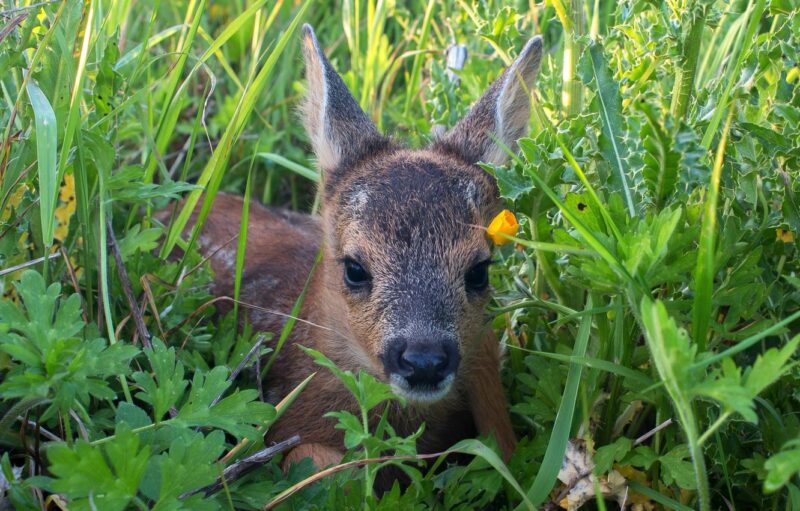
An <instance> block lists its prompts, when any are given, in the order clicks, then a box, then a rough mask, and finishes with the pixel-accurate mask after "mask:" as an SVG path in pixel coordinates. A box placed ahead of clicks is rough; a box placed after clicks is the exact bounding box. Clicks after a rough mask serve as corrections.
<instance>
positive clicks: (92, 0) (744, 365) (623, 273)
mask: <svg viewBox="0 0 800 511" xmlns="http://www.w3.org/2000/svg"><path fill="white" fill-rule="evenodd" d="M302 22H309V23H311V24H313V25H314V26H315V27H316V30H317V33H318V35H319V38H320V40H321V41H323V44H324V45H325V46H326V48H327V49H328V50H329V52H330V56H331V59H332V61H333V63H334V65H335V66H336V67H337V68H338V69H339V70H340V72H341V73H342V76H343V78H344V80H345V82H346V83H347V85H348V86H349V87H350V89H351V91H352V92H353V93H354V96H355V97H356V98H357V99H358V100H359V101H360V103H361V105H362V106H363V107H364V109H365V110H366V111H367V112H368V113H369V114H370V115H371V116H372V118H373V119H374V120H375V122H376V123H377V125H378V126H380V127H381V128H382V129H384V130H387V131H388V132H390V133H393V134H396V135H397V137H398V138H401V139H406V140H409V141H410V143H411V144H412V145H415V146H420V145H423V144H425V143H427V142H428V141H430V140H431V137H432V135H431V133H432V132H433V131H435V130H441V129H442V128H448V127H451V126H452V125H453V124H454V123H455V121H456V120H457V119H458V118H459V117H460V116H461V115H463V113H464V112H465V111H466V110H467V108H468V106H469V105H470V103H471V102H472V101H474V100H475V99H476V98H477V97H478V96H479V95H480V93H481V92H482V91H483V90H484V89H485V88H486V87H487V86H488V85H489V83H490V82H491V81H492V80H493V79H494V78H496V77H497V76H499V74H500V72H501V71H502V69H503V68H504V66H505V65H506V64H508V63H509V62H510V61H511V60H512V59H513V56H514V55H515V52H516V51H517V50H519V49H520V48H522V46H523V44H524V42H525V41H526V40H527V39H528V38H529V37H530V36H532V35H534V34H542V35H543V36H544V39H545V48H546V56H545V59H544V62H543V65H542V71H541V74H540V77H539V81H538V87H537V90H536V91H535V96H536V101H535V102H534V109H533V113H532V116H531V123H530V131H529V134H528V136H527V137H525V138H523V139H522V140H520V141H519V147H520V152H519V154H518V155H517V156H516V157H515V158H514V160H513V163H512V164H510V165H508V166H505V167H498V168H494V167H486V170H487V172H490V173H492V174H493V175H494V176H495V177H496V179H497V182H498V184H499V188H500V191H501V194H502V196H503V198H504V199H505V200H506V201H507V205H508V207H509V209H512V210H513V211H515V213H516V215H517V218H518V219H519V221H520V224H521V230H520V232H519V234H518V235H517V237H516V239H515V243H513V244H509V245H506V246H504V247H502V248H501V249H499V250H498V253H497V255H496V258H497V259H498V261H499V262H498V264H496V265H494V266H493V268H494V270H493V275H492V283H493V285H494V287H495V289H496V298H495V301H494V302H493V304H492V306H491V307H490V311H489V313H490V317H491V318H492V319H491V320H492V322H493V326H494V328H495V329H496V330H497V332H498V333H499V334H500V336H501V338H502V342H503V343H504V344H505V346H506V348H507V349H506V351H507V357H506V364H505V367H504V369H503V377H504V383H505V386H506V389H507V393H508V397H509V402H510V408H511V411H512V418H513V421H514V425H515V429H516V432H517V434H518V437H519V438H520V444H519V447H518V449H517V451H516V453H515V454H514V457H513V458H512V459H511V461H510V463H509V464H508V465H505V464H503V462H502V461H501V460H500V458H499V457H498V456H497V454H496V449H495V446H494V444H493V441H492V440H491V439H475V440H469V441H466V442H462V443H460V444H458V445H456V446H454V447H453V449H452V451H453V452H459V453H461V454H462V455H466V456H465V459H466V462H465V463H462V464H458V465H456V464H451V463H450V462H449V461H448V460H451V459H452V458H448V460H445V459H444V458H443V457H436V456H434V457H430V458H431V459H430V460H428V461H429V462H430V464H424V463H423V461H424V460H423V458H424V457H423V456H420V455H418V454H417V452H416V447H415V439H416V437H417V436H418V434H419V432H418V433H417V434H415V435H412V436H410V437H407V438H404V437H399V436H398V435H397V434H396V433H395V431H394V430H393V429H392V428H391V425H389V424H388V423H387V422H386V421H382V422H381V423H380V424H379V426H378V427H377V429H376V430H370V428H369V426H368V423H367V421H366V420H365V418H366V416H367V414H368V413H370V412H371V411H375V410H378V412H379V411H380V410H381V408H380V407H381V406H383V405H384V404H385V403H386V401H387V400H394V399H396V398H395V397H394V396H393V395H392V394H391V392H390V391H389V390H388V388H387V387H386V386H385V385H384V384H382V383H380V382H379V381H377V380H376V379H375V378H374V377H372V376H370V375H368V374H365V373H360V374H356V375H354V374H350V373H345V372H342V371H340V370H338V369H337V368H336V367H334V366H333V365H332V364H331V363H330V362H329V361H327V359H325V358H324V356H322V355H321V354H319V353H313V352H312V353H309V354H308V356H313V357H315V358H316V359H317V361H318V362H319V363H320V369H319V370H320V371H334V373H336V374H337V375H338V376H339V377H340V378H341V379H342V381H343V382H344V383H345V385H346V387H347V388H348V389H349V391H351V392H352V393H353V394H354V395H355V396H356V397H357V399H358V400H359V403H360V405H361V416H355V415H352V414H349V413H346V412H340V411H337V410H332V411H331V416H333V417H335V418H336V419H337V420H338V426H337V427H339V428H342V429H343V430H344V431H345V443H346V447H347V448H348V454H347V455H346V457H345V459H344V461H343V464H342V465H340V466H337V467H333V468H331V469H329V470H328V471H326V472H325V473H323V474H321V475H319V476H313V473H314V471H313V469H312V467H311V464H310V463H309V460H305V461H304V462H302V463H300V464H298V465H294V466H293V467H292V468H291V470H289V472H288V473H286V474H284V473H283V472H282V471H281V470H280V465H279V463H278V460H279V459H280V455H278V456H272V455H273V454H274V453H276V452H278V451H280V446H279V447H278V448H273V449H272V450H271V446H265V445H263V434H264V432H265V431H266V430H267V429H268V428H269V427H270V425H271V424H273V423H274V421H276V420H278V419H279V417H280V415H281V413H282V412H283V410H285V409H286V408H287V407H290V406H292V400H293V398H294V396H296V395H297V394H298V393H299V392H302V390H303V385H301V386H299V387H298V388H297V389H295V391H294V392H293V393H292V394H291V395H290V396H288V397H287V398H286V399H284V400H283V401H282V402H280V403H278V404H277V405H275V406H273V405H271V404H267V403H266V402H264V401H263V400H262V399H260V396H259V392H260V389H259V387H258V382H257V380H258V378H256V377H254V376H253V375H254V374H258V373H260V372H263V371H264V370H268V369H269V365H270V364H269V361H270V360H271V358H270V357H274V356H275V354H276V353H277V351H278V350H279V349H280V348H281V346H282V345H283V341H284V340H285V339H286V338H287V336H288V334H289V332H290V330H291V328H292V325H293V322H292V321H289V322H287V325H286V328H285V329H284V330H283V331H282V332H254V331H252V329H251V328H249V327H247V326H245V328H244V329H243V330H241V331H237V329H236V328H235V325H236V324H237V322H238V320H239V319H244V320H245V323H246V316H247V312H248V309H247V307H246V306H242V305H237V307H236V308H234V310H233V311H232V312H231V313H229V314H227V315H224V316H220V315H216V314H215V308H214V304H215V302H214V301H213V298H212V296H211V295H210V294H209V291H208V284H209V282H210V279H211V276H210V270H209V268H208V266H207V264H205V262H204V261H203V260H202V259H201V257H200V256H199V254H198V252H197V248H196V244H195V239H196V237H197V230H194V231H192V234H191V236H189V237H187V238H182V237H181V236H180V233H181V232H182V230H183V228H184V227H185V226H186V224H187V221H188V220H189V214H190V212H191V210H192V209H193V208H194V207H195V206H196V205H197V206H199V207H200V208H201V209H200V211H201V213H200V221H199V225H201V224H202V220H203V218H205V215H206V214H207V212H208V211H209V208H210V206H211V204H212V203H213V201H214V197H215V195H216V194H217V193H218V192H220V191H231V192H235V193H239V194H244V195H246V196H247V197H251V198H253V199H257V200H259V201H260V202H263V203H265V204H275V205H279V206H282V207H287V208H291V209H295V210H300V211H316V210H317V205H318V201H317V200H316V195H315V193H316V187H315V183H316V181H318V175H317V172H316V171H315V170H314V164H313V162H312V161H310V160H309V149H308V143H307V140H306V138H305V136H304V134H303V133H302V129H301V126H300V123H299V122H298V119H297V116H296V113H295V108H296V105H297V103H298V99H299V98H300V97H301V96H302V94H303V88H304V84H303V81H302V65H301V59H300V55H299V48H300V44H299V34H298V27H299V25H300V23H302ZM453 44H462V45H465V46H466V48H467V49H468V53H469V58H468V59H467V60H466V64H465V65H464V66H463V68H462V69H459V70H453V69H447V68H446V65H445V58H444V52H445V50H446V48H448V47H449V46H450V45H453ZM798 49H800V2H798V1H797V0H772V1H770V2H767V1H766V0H731V1H722V0H666V1H664V2H659V1H647V0H625V1H622V2H610V1H608V2H607V1H603V2H601V1H599V0H594V1H590V0H546V1H544V2H536V1H533V0H531V1H522V0H515V1H512V2H505V1H499V0H497V1H495V0H482V1H473V0H448V1H444V2H434V1H433V0H429V1H427V2H425V1H413V2H386V1H382V0H378V1H374V0H363V1H361V0H344V1H343V2H341V3H339V2H330V1H321V0H318V1H312V0H293V1H284V0H277V1H274V2H267V1H265V0H229V1H220V2H212V1H208V0H175V1H161V0H140V1H131V0H116V1H112V0H85V1H81V0H62V1H45V2H36V1H34V0H4V1H0V130H2V137H0V290H1V291H2V299H1V300H0V451H2V456H0V468H1V469H2V470H1V471H0V473H1V474H2V476H1V477H0V507H2V502H3V499H5V502H6V503H7V504H10V506H12V507H14V508H16V509H71V510H79V509H99V510H122V509H140V510H145V509H153V510H167V509H170V510H178V509H262V508H264V507H265V506H268V507H273V506H276V505H279V506H283V507H284V508H288V509H305V508H343V509H344V508H361V507H368V508H385V509H397V508H400V506H402V508H409V509H412V508H413V509H417V508H436V509H474V508H482V509H506V508H508V509H512V508H517V507H522V508H527V509H533V508H537V507H543V508H547V509H552V508H557V507H565V508H576V507H580V506H581V505H583V504H584V502H585V501H586V500H587V499H588V498H589V497H591V496H601V498H599V499H597V500H592V503H591V504H587V505H590V506H596V508H597V509H607V508H608V507H615V506H619V505H620V504H622V503H625V505H627V506H632V507H633V508H634V509H642V510H650V509H674V510H684V509H690V508H695V509H701V510H708V509H723V508H725V509H740V510H745V509H800V476H798V474H799V473H800V390H799V389H800V366H798V344H800V336H798V333H799V332H800V320H799V318H800V276H799V275H798V270H799V269H800V268H799V267H800V263H798V258H797V254H798V239H800V68H799V67H798V66H799V65H800V57H799V56H798ZM453 73H455V74H457V76H458V79H457V80H454V79H453V78H452V76H453ZM181 198H182V199H184V202H180V203H179V201H178V199H181ZM432 207H435V205H432ZM160 210H168V211H174V214H173V215H172V216H171V218H170V219H169V220H168V221H164V220H163V217H156V215H155V213H156V212H157V211H160ZM159 218H162V220H159ZM244 218H245V222H243V225H246V218H247V210H245V211H244ZM242 233H243V234H244V230H243V231H242ZM244 240H245V236H244V235H242V236H240V237H239V240H238V241H237V243H238V244H239V247H240V257H239V259H238V261H237V279H236V283H235V293H234V295H235V296H234V298H238V290H239V287H240V282H241V274H242V272H241V268H242V265H243V260H244V259H243V247H244V246H245V242H244ZM176 247H178V248H181V249H182V251H181V253H182V254H184V255H183V256H182V257H180V258H178V259H174V258H173V259H168V258H167V257H166V256H167V255H168V254H170V253H172V252H173V249H175V248H176ZM296 309H298V310H299V302H298V307H297V308H296ZM254 346H255V349H254ZM262 361H266V365H265V366H264V367H262V366H261V363H262ZM311 377H313V376H311ZM423 427H424V426H423ZM287 441H288V442H289V444H287V445H290V444H291V442H292V439H287ZM284 447H285V446H284ZM254 454H255V455H257V457H258V456H261V458H258V459H256V460H255V461H254V459H253V458H250V457H251V456H252V455H254ZM565 454H566V455H567V462H566V463H565V464H564V463H562V462H563V461H564V459H565ZM259 460H260V461H259ZM265 460H266V461H265ZM387 465H392V466H394V468H395V469H397V470H401V471H403V472H404V473H405V476H406V477H407V480H408V481H409V484H408V486H407V487H406V488H401V487H400V486H399V485H396V486H395V487H394V488H393V489H392V490H391V491H388V492H386V493H384V494H383V495H375V494H373V492H372V485H373V482H374V480H375V478H376V477H377V476H378V474H379V471H380V470H381V469H382V467H384V466H387ZM243 467H244V468H250V469H252V470H250V471H249V472H248V471H238V472H237V470H239V469H241V468H243ZM570 470H571V471H572V473H571V475H570ZM560 472H561V473H560Z"/></svg>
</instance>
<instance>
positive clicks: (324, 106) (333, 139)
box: [301, 25, 386, 179]
mask: <svg viewBox="0 0 800 511" xmlns="http://www.w3.org/2000/svg"><path fill="white" fill-rule="evenodd" d="M303 54H304V56H305V62H306V78H307V79H308V92H307V95H306V98H305V101H304V102H303V104H302V105H301V110H302V113H303V120H304V121H305V127H306V131H307V132H308V136H309V138H310V139H311V145H312V146H313V148H314V153H315V154H316V156H317V160H318V164H319V168H320V171H321V172H322V175H323V178H324V179H327V177H330V176H327V174H330V173H331V172H333V171H335V170H336V169H337V168H339V167H340V166H341V164H342V163H344V162H347V161H352V160H354V159H357V158H358V157H359V155H361V154H364V153H365V152H367V151H368V150H369V148H370V147H372V146H374V145H375V144H380V143H382V142H383V141H385V140H386V139H385V138H384V137H382V136H381V135H380V133H378V129H377V128H376V127H375V125H374V124H373V123H372V121H371V120H370V119H369V117H367V114H365V113H364V111H363V110H361V107H360V106H359V105H358V102H356V100H355V98H354V97H353V95H352V94H350V91H349V90H348V89H347V86H346V85H345V84H344V82H343V81H342V78H341V77H340V76H339V74H338V73H336V71H335V70H334V69H333V66H331V63H330V62H328V59H327V58H326V57H325V53H324V52H323V51H322V48H321V47H320V45H319V42H318V41H317V36H316V35H315V34H314V29H312V28H311V26H310V25H304V26H303Z"/></svg>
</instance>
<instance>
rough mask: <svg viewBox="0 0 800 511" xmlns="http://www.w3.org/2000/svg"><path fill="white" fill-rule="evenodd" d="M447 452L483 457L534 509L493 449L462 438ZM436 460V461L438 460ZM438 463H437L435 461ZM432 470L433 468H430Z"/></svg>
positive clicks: (527, 506)
mask: <svg viewBox="0 0 800 511" xmlns="http://www.w3.org/2000/svg"><path fill="white" fill-rule="evenodd" d="M447 452H448V453H450V452H460V453H462V454H471V455H473V456H478V457H480V458H483V459H484V460H485V461H486V462H487V463H488V464H489V465H491V466H492V468H494V469H495V470H496V471H497V472H499V473H500V475H501V476H503V478H504V479H505V480H506V481H508V484H510V485H511V487H512V488H514V489H515V490H517V493H519V494H520V496H521V497H522V503H523V504H524V505H525V507H526V508H527V509H529V510H531V511H533V510H535V509H536V506H535V505H534V504H533V502H531V500H530V499H529V498H528V497H527V496H526V495H525V491H524V490H523V489H522V487H521V486H520V485H519V483H518V482H517V480H516V479H515V478H514V475H513V474H512V473H511V471H510V470H509V469H508V467H507V466H506V464H505V463H503V460H501V459H500V456H498V455H497V453H495V452H494V451H493V450H491V449H489V448H488V447H487V446H486V445H485V444H484V443H483V442H481V441H480V440H476V439H474V438H467V439H466V440H462V441H460V442H458V443H457V444H456V445H454V446H453V447H451V448H449V449H447ZM439 460H444V457H441V458H439ZM439 460H437V461H439ZM437 465H438V463H437ZM431 471H433V469H431Z"/></svg>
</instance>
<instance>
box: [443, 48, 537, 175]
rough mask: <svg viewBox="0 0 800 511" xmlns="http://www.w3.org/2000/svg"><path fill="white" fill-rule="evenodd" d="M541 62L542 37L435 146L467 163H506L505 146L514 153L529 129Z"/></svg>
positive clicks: (524, 49)
mask: <svg viewBox="0 0 800 511" xmlns="http://www.w3.org/2000/svg"><path fill="white" fill-rule="evenodd" d="M541 62H542V38H541V36H536V37H534V38H533V39H531V40H530V41H528V43H527V44H526V45H525V47H524V48H523V49H522V51H521V52H520V54H519V56H517V58H516V60H514V62H513V63H512V64H511V65H510V66H509V67H508V69H506V70H505V72H504V73H503V74H502V75H501V76H500V78H498V79H497V81H495V82H494V83H493V84H492V85H491V86H490V87H489V88H488V89H487V90H486V92H485V93H484V94H483V96H482V97H481V99H479V100H478V102H477V103H475V104H474V105H473V106H472V108H471V109H470V111H469V113H467V115H466V116H464V118H463V119H461V120H460V121H459V122H458V124H456V125H455V127H454V128H453V129H452V130H450V131H449V132H448V133H447V134H445V135H444V137H442V139H440V140H438V141H437V142H436V144H435V146H436V147H439V148H441V149H445V150H448V151H450V152H453V153H455V154H458V155H459V156H461V157H462V158H463V159H464V160H466V161H468V162H470V163H477V162H479V161H484V162H487V163H493V164H495V165H500V164H503V163H504V162H505V161H506V160H508V155H507V153H506V151H505V147H509V148H511V149H512V150H513V149H514V148H515V147H516V143H517V139H518V138H520V137H521V136H523V135H524V134H525V131H526V129H527V127H528V121H529V119H530V106H531V101H530V94H531V89H532V88H533V83H534V82H535V81H536V76H537V75H538V74H539V65H540V64H541ZM503 146H505V147H503Z"/></svg>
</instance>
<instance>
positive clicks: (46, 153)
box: [27, 80, 58, 247]
mask: <svg viewBox="0 0 800 511" xmlns="http://www.w3.org/2000/svg"><path fill="white" fill-rule="evenodd" d="M27 90H28V97H29V98H30V101H31V107H33V115H34V118H35V119H36V158H37V172H38V175H39V193H40V194H41V200H40V208H39V209H40V211H41V222H42V245H44V246H45V247H49V246H50V245H52V244H53V231H54V229H55V209H56V195H57V193H58V169H57V167H56V165H57V163H56V156H57V154H58V139H57V130H58V128H57V124H56V114H55V112H54V111H53V107H52V106H51V105H50V101H48V100H47V97H46V96H45V95H44V94H43V93H42V90H41V89H40V88H39V86H38V85H36V83H34V82H33V80H31V81H29V82H28V88H27Z"/></svg>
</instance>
